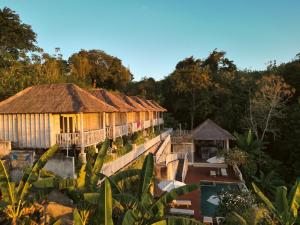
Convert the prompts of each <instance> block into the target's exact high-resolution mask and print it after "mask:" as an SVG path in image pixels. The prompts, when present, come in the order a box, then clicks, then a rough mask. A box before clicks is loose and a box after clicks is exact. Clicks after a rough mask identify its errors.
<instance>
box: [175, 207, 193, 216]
mask: <svg viewBox="0 0 300 225" xmlns="http://www.w3.org/2000/svg"><path fill="white" fill-rule="evenodd" d="M170 213H172V214H181V215H189V216H193V215H194V210H191V209H177V208H170Z"/></svg>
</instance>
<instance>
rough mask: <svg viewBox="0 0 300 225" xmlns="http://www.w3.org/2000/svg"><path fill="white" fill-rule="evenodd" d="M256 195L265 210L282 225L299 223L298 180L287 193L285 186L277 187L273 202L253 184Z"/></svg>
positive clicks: (299, 187) (299, 185)
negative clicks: (263, 204)
mask: <svg viewBox="0 0 300 225" xmlns="http://www.w3.org/2000/svg"><path fill="white" fill-rule="evenodd" d="M252 185H253V188H254V191H255V192H256V194H257V195H258V196H259V197H260V199H261V200H262V202H264V203H265V205H266V206H267V208H268V209H269V210H270V211H271V212H272V213H273V214H274V215H275V216H276V218H277V220H278V221H279V222H280V224H282V225H293V224H296V223H297V221H298V222H299V220H297V219H299V218H298V213H299V209H300V180H298V181H296V183H295V184H294V186H293V187H292V188H291V189H290V191H289V192H288V191H287V188H286V187H285V186H280V187H277V189H276V194H275V196H274V201H271V200H270V199H269V198H267V197H266V196H265V194H264V193H263V192H262V191H261V190H260V189H259V188H258V187H257V186H256V185H255V184H254V183H253V184H252Z"/></svg>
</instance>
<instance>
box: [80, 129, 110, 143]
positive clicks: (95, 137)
mask: <svg viewBox="0 0 300 225" xmlns="http://www.w3.org/2000/svg"><path fill="white" fill-rule="evenodd" d="M104 139H105V134H104V129H101V130H92V131H86V132H83V143H84V146H90V145H96V144H98V143H99V142H102V141H104Z"/></svg>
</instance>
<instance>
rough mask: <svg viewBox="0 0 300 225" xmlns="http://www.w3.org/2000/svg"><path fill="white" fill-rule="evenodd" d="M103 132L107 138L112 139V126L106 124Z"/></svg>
mask: <svg viewBox="0 0 300 225" xmlns="http://www.w3.org/2000/svg"><path fill="white" fill-rule="evenodd" d="M105 131H106V132H105V134H106V137H107V138H108V139H113V129H112V127H111V126H107V127H106V128H105Z"/></svg>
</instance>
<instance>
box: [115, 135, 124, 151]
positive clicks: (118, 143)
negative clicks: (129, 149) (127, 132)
mask: <svg viewBox="0 0 300 225" xmlns="http://www.w3.org/2000/svg"><path fill="white" fill-rule="evenodd" d="M123 144H124V143H123V138H122V137H117V138H116V140H115V141H114V145H116V146H117V148H121V147H123Z"/></svg>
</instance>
